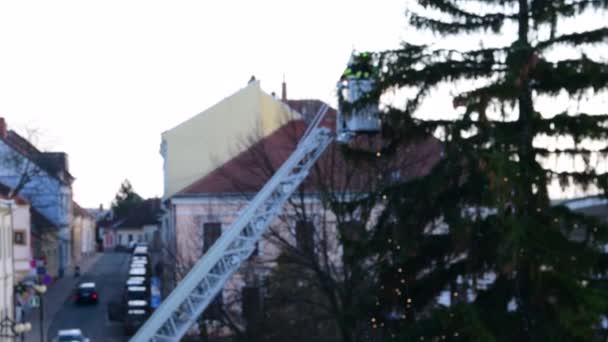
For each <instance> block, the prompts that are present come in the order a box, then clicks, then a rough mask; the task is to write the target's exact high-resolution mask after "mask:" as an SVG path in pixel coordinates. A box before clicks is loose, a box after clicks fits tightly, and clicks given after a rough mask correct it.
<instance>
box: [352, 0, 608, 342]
mask: <svg viewBox="0 0 608 342" xmlns="http://www.w3.org/2000/svg"><path fill="white" fill-rule="evenodd" d="M417 3H418V6H413V7H412V9H410V10H409V11H408V20H409V24H410V25H412V26H413V27H415V28H416V29H418V30H419V31H431V32H433V33H435V34H439V35H441V36H442V37H449V39H463V40H464V39H467V38H466V35H467V34H470V33H479V34H481V35H482V37H484V38H483V42H482V43H484V42H488V43H487V45H488V46H490V45H496V43H495V42H505V41H506V40H507V38H504V37H508V35H507V34H504V33H505V30H507V29H510V28H514V29H515V33H516V38H515V40H513V41H511V42H506V44H504V45H502V46H497V47H491V48H484V47H480V48H477V49H474V48H473V49H469V50H465V49H460V50H453V49H443V48H438V47H436V45H432V44H428V45H424V44H423V45H420V44H418V45H414V44H409V43H407V42H406V43H404V44H403V46H402V48H401V49H399V50H394V51H384V52H382V53H379V54H377V56H378V57H377V62H376V63H377V65H376V67H377V68H378V70H381V73H380V74H379V75H377V79H376V84H377V89H376V90H375V91H374V92H373V97H375V98H371V99H363V100H361V102H362V103H358V104H355V105H354V106H358V107H359V108H364V106H365V103H364V102H366V101H370V102H371V103H373V102H374V101H378V98H379V97H380V96H381V95H382V94H383V93H386V92H391V91H394V90H395V89H406V90H410V93H413V94H414V95H413V96H410V97H409V98H408V100H407V101H406V103H405V106H403V107H401V106H400V107H398V108H397V107H389V108H387V109H386V110H385V111H384V113H383V115H384V118H383V119H384V122H385V123H386V124H388V127H387V129H386V130H385V131H384V134H385V137H390V139H393V140H395V141H403V140H404V139H406V138H407V139H411V140H416V139H420V138H422V137H424V136H428V135H430V134H436V133H437V132H441V135H440V137H441V140H442V141H443V143H444V151H443V159H442V160H441V161H440V162H439V163H438V164H437V165H436V166H435V167H434V169H433V170H432V171H431V173H430V174H428V175H426V176H424V177H422V178H419V179H416V180H413V181H411V182H408V183H407V184H395V185H392V186H390V187H389V188H386V189H382V192H383V193H384V194H386V195H387V196H388V201H387V205H386V207H385V208H384V211H383V213H382V214H381V215H380V218H379V222H378V226H377V227H376V230H377V232H378V234H377V236H375V240H374V241H375V243H373V244H370V245H369V246H368V247H369V248H372V249H373V250H374V253H376V254H377V255H379V256H381V260H384V264H383V269H384V273H383V276H382V277H381V279H382V281H381V282H380V283H379V284H378V290H377V294H376V295H377V298H378V302H377V309H376V312H375V313H373V314H374V317H375V318H374V319H375V321H374V322H375V324H374V325H375V327H374V328H376V329H378V330H383V331H384V332H385V333H384V336H392V335H394V336H395V338H396V339H397V340H400V341H401V340H404V341H405V340H406V341H410V340H420V339H421V338H424V340H441V339H445V338H447V339H448V340H463V341H592V340H597V339H598V338H599V337H600V335H601V334H602V333H601V332H600V331H599V329H598V326H599V322H600V320H601V317H602V315H605V314H607V313H608V292H607V291H606V290H607V288H606V280H605V277H606V275H607V274H608V263H607V259H608V257H607V256H606V254H604V253H603V252H602V248H603V246H604V244H606V243H607V242H608V226H607V225H606V223H605V222H603V221H601V220H598V219H596V218H593V217H587V216H583V215H581V214H578V213H574V212H571V211H570V210H569V209H568V208H566V207H565V206H556V205H554V204H552V202H551V199H550V198H549V193H548V187H549V185H551V184H552V183H553V182H559V184H560V185H561V186H563V187H578V188H582V189H589V190H593V191H596V192H598V193H599V196H601V197H605V196H606V194H607V192H606V190H608V174H606V173H605V172H604V171H600V170H599V169H598V168H597V164H595V163H597V160H601V158H605V157H606V153H607V152H608V146H607V145H606V144H605V141H606V138H607V137H608V114H607V113H582V112H574V111H572V110H565V111H564V112H562V113H558V114H555V113H549V112H546V108H544V107H543V106H541V105H540V104H539V103H540V102H539V99H540V98H541V97H544V98H556V97H557V96H558V95H559V96H560V97H561V98H563V96H564V95H565V96H567V97H568V102H569V103H568V104H570V103H579V104H580V103H581V102H582V100H583V99H584V98H586V97H589V98H593V97H597V96H606V90H608V76H607V75H608V64H607V63H606V62H604V60H602V59H601V58H595V57H591V56H590V55H589V54H586V53H585V52H586V50H585V48H587V47H596V48H597V47H602V48H604V49H605V48H606V42H607V40H608V30H607V29H606V28H605V27H602V28H597V29H592V30H588V31H580V30H579V31H577V32H576V33H571V32H566V31H565V30H564V29H563V28H562V27H561V26H560V25H561V24H562V23H563V22H564V19H567V18H570V19H578V20H583V18H585V17H584V15H601V14H603V15H605V14H606V10H607V9H608V1H605V0H597V1H593V0H588V1H586V0H572V1H567V0H559V1H554V0H516V1H514V0H477V1H468V2H464V1H457V0H418V1H417ZM565 32H566V33H565ZM495 33H502V34H503V38H501V39H497V37H496V35H494V34H495ZM547 33H548V34H547ZM412 35H413V33H412ZM558 48H567V49H570V50H571V51H570V52H572V53H571V54H568V58H559V55H558V56H557V57H556V54H554V52H555V51H557V49H558ZM552 53H553V55H552ZM446 85H458V86H462V85H465V89H466V90H461V91H459V92H457V93H456V94H454V96H453V106H454V107H455V108H457V109H459V111H458V113H459V114H458V116H457V118H456V119H449V120H448V119H440V120H437V119H433V120H431V119H428V118H425V117H424V113H421V111H420V108H421V105H422V104H424V103H426V102H427V101H437V99H436V98H433V95H434V93H433V91H434V90H435V89H437V88H440V87H443V86H446ZM467 88H468V89H467ZM461 89H462V87H461ZM571 107H576V106H571ZM543 136H544V137H569V138H571V139H572V140H571V141H572V142H573V144H571V146H567V145H562V146H551V145H541V144H539V143H538V142H537V140H538V138H539V137H543ZM589 142H594V143H595V144H596V146H597V145H598V144H599V145H601V146H599V147H596V148H591V147H589V146H590V145H589ZM585 143H587V144H585ZM387 146H391V144H388V145H387ZM345 152H346V153H347V156H349V157H351V158H364V159H365V158H368V159H369V158H370V157H371V156H370V155H369V153H366V152H365V151H356V150H355V151H353V150H351V151H345ZM392 152H394V151H391V149H388V148H387V149H386V150H382V156H386V158H390V156H391V153H392ZM552 156H567V157H568V158H572V159H571V160H576V163H578V164H579V166H580V167H575V168H571V169H569V170H566V171H564V170H556V169H553V168H552V167H551V165H548V164H547V163H544V162H543V161H542V160H541V159H542V158H541V157H552ZM592 156H593V158H592ZM488 277H489V278H492V280H491V281H488V280H487V279H488ZM444 291H447V292H446V293H447V294H448V297H450V300H451V304H450V305H448V306H443V305H439V304H438V302H437V298H438V297H439V296H440V295H441V294H442V293H443V292H444ZM388 312H397V313H399V314H398V315H397V316H395V315H393V316H392V317H389V315H388V314H387V313H388Z"/></svg>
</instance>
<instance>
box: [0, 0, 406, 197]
mask: <svg viewBox="0 0 608 342" xmlns="http://www.w3.org/2000/svg"><path fill="white" fill-rule="evenodd" d="M404 10H405V1H402V0H382V6H379V5H378V2H377V1H373V0H331V1H321V0H307V1H285V0H283V1H279V0H276V1H274V0H273V1H250V0H249V1H248V0H244V1H237V0H222V1H180V0H172V1H155V0H145V1H132V0H120V1H117V0H104V1H95V2H93V1H82V0H78V1H48V0H45V1H3V2H1V3H0V47H1V51H2V53H1V54H0V116H2V117H4V118H5V119H6V121H7V124H8V126H9V128H12V129H16V130H17V131H19V132H24V130H25V129H26V128H30V129H32V128H33V129H36V130H38V131H39V133H38V134H37V135H36V137H35V139H34V140H35V142H37V144H38V146H39V147H41V148H42V149H43V150H52V151H65V152H67V153H68V154H69V157H70V171H71V172H72V174H73V175H74V176H75V177H76V181H75V183H74V199H75V200H76V201H78V202H79V203H80V204H81V205H83V206H85V207H97V206H98V205H99V204H100V203H103V204H104V206H107V204H109V203H110V201H111V200H112V198H113V196H114V194H115V193H116V191H117V190H118V187H119V185H120V183H121V181H122V180H123V179H125V178H127V179H129V180H130V181H131V183H132V184H133V186H134V188H135V190H136V191H137V192H138V193H140V194H141V195H142V196H144V197H151V196H160V195H162V159H161V157H160V155H159V153H158V150H159V144H160V134H161V132H163V131H165V130H167V129H169V128H171V127H173V126H175V125H177V124H178V123H180V122H182V121H184V120H186V119H188V118H189V117H191V116H193V115H195V114H197V113H199V112H201V111H203V110H204V109H206V108H208V107H209V106H211V105H213V104H214V103H216V102H218V101H220V100H221V99H222V98H224V97H226V96H228V95H230V94H232V93H234V92H235V91H237V90H238V89H240V88H242V87H243V86H245V85H246V83H247V80H249V78H250V76H251V75H252V74H253V75H255V76H256V77H257V78H258V79H260V80H261V85H262V88H263V89H264V90H265V91H267V92H268V93H270V92H272V91H276V92H277V93H279V92H280V89H281V80H282V77H283V74H285V77H286V80H287V88H288V90H287V92H288V97H290V98H320V99H323V100H326V101H329V102H334V99H333V90H334V85H335V82H336V80H337V78H338V77H339V75H340V74H341V72H342V71H343V69H344V67H345V63H346V62H347V60H348V57H349V55H350V52H351V50H352V49H353V47H354V48H356V49H357V50H381V49H387V48H395V47H397V46H398V45H399V42H400V41H401V40H402V39H403V38H404V35H405V33H406V31H405V22H404Z"/></svg>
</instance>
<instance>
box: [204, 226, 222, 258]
mask: <svg viewBox="0 0 608 342" xmlns="http://www.w3.org/2000/svg"><path fill="white" fill-rule="evenodd" d="M221 235H222V224H221V223H219V222H207V223H204V224H203V254H205V253H207V251H208V250H209V249H210V248H211V246H212V245H213V243H215V241H216V240H217V239H219V238H220V236H221Z"/></svg>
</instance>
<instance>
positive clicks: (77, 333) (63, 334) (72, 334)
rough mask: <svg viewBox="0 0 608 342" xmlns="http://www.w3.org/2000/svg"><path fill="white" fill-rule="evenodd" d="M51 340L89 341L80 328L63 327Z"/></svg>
mask: <svg viewBox="0 0 608 342" xmlns="http://www.w3.org/2000/svg"><path fill="white" fill-rule="evenodd" d="M53 342H89V339H88V338H86V337H84V336H83V335H82V331H81V330H80V329H64V330H59V331H58V332H57V337H55V338H54V339H53Z"/></svg>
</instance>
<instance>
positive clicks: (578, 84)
mask: <svg viewBox="0 0 608 342" xmlns="http://www.w3.org/2000/svg"><path fill="white" fill-rule="evenodd" d="M607 32H608V31H607ZM607 37H608V36H607ZM531 76H532V78H533V81H532V87H533V88H534V90H536V91H538V92H539V93H547V94H558V93H559V92H560V91H561V90H565V91H567V92H568V93H569V94H571V95H573V94H579V93H581V92H582V91H585V90H588V89H593V90H595V91H597V90H600V89H604V88H607V87H608V64H605V63H600V62H596V61H594V60H592V59H590V58H588V57H586V56H583V57H582V58H580V59H575V60H572V59H570V60H563V61H559V62H557V63H549V62H547V61H540V62H539V63H538V64H537V65H536V67H535V68H534V69H533V70H532V74H531Z"/></svg>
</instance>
